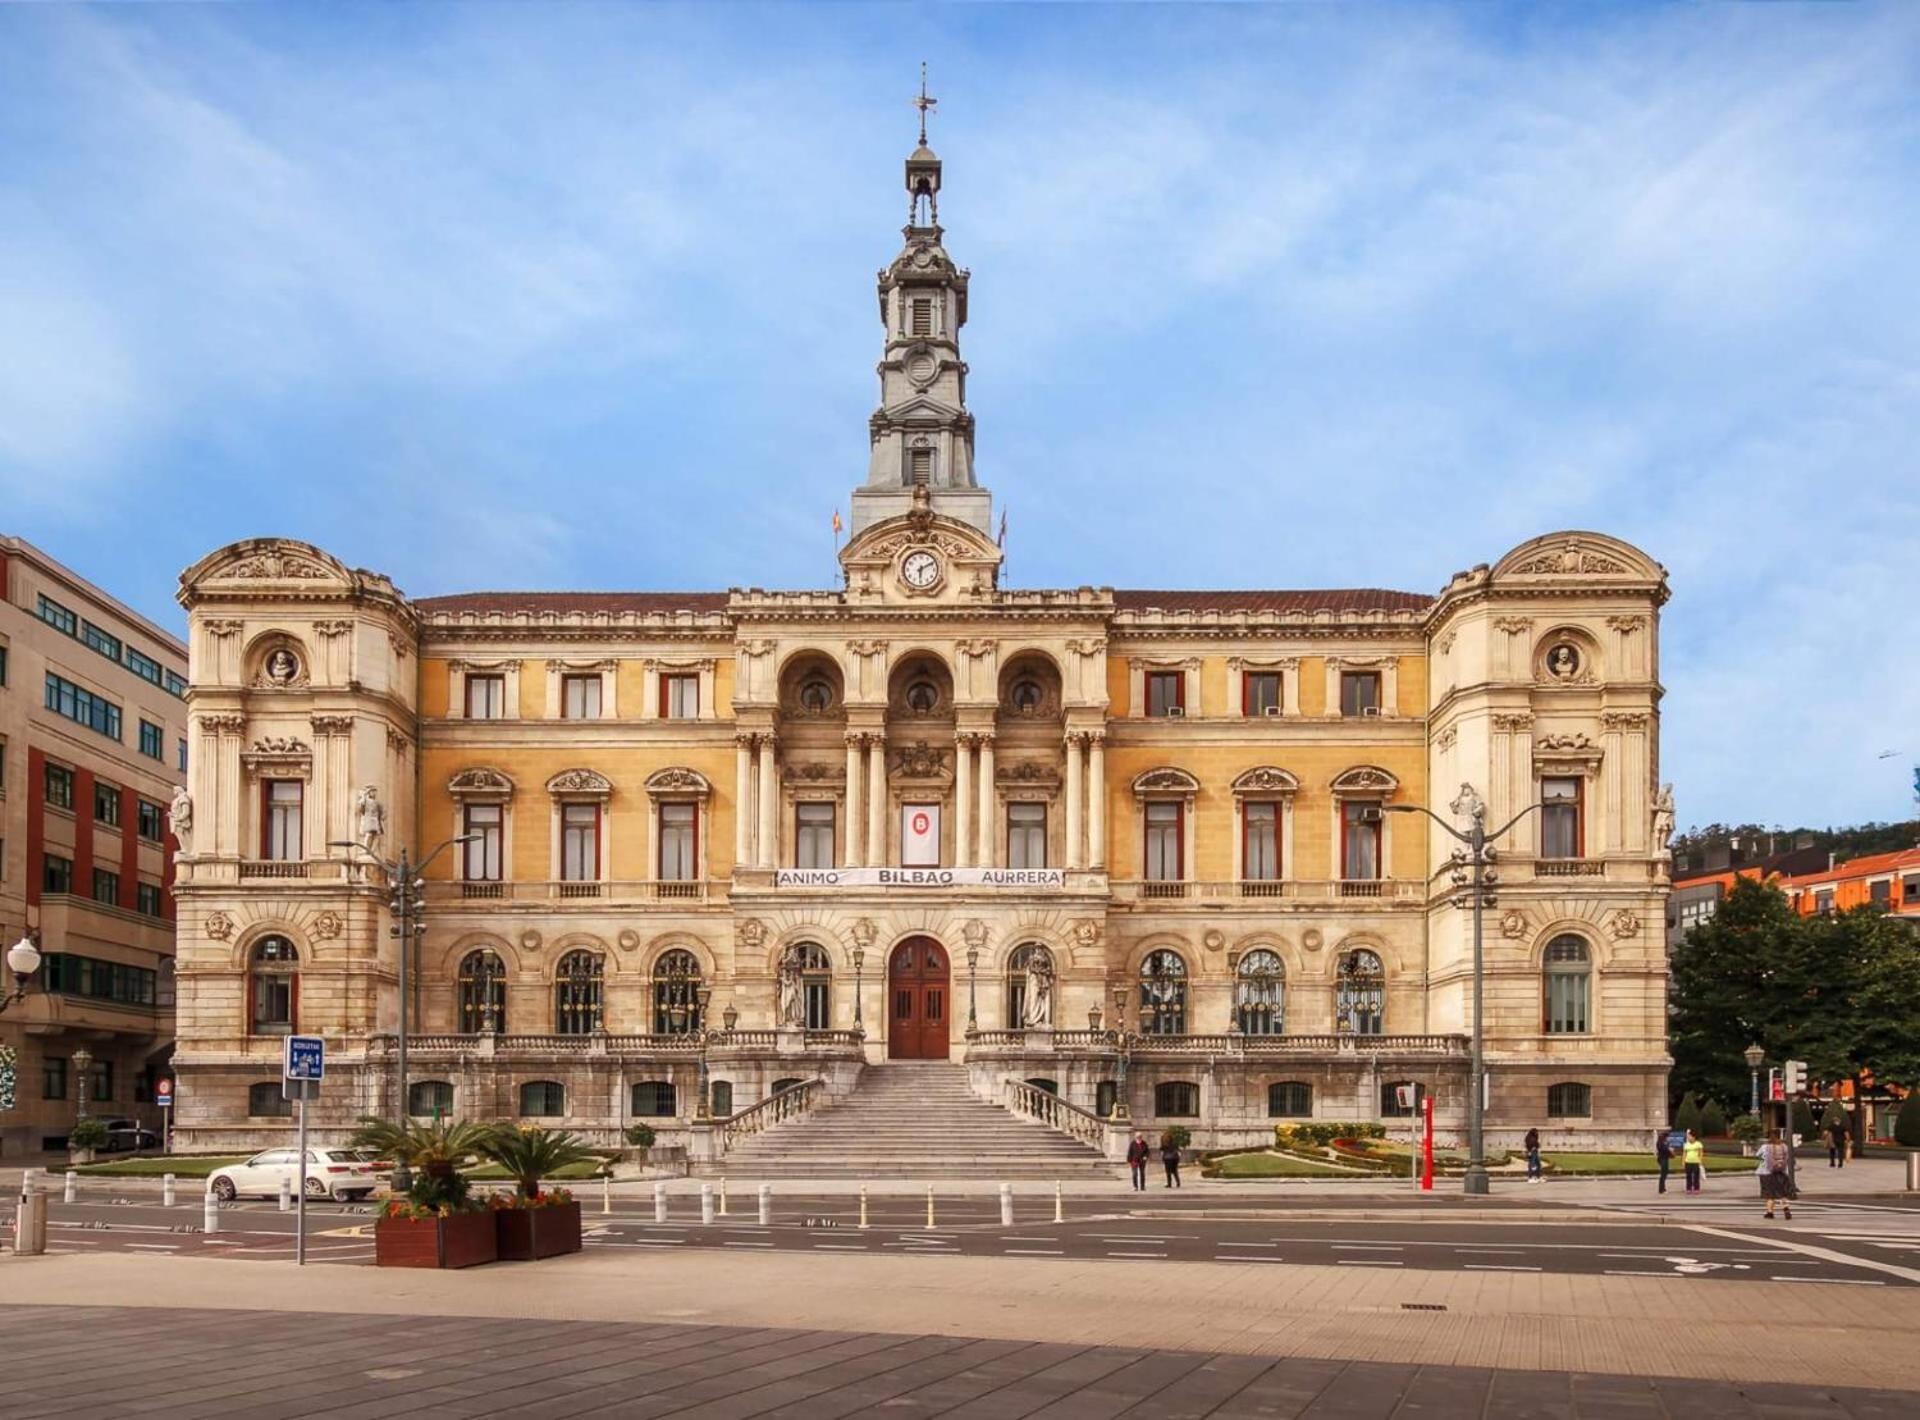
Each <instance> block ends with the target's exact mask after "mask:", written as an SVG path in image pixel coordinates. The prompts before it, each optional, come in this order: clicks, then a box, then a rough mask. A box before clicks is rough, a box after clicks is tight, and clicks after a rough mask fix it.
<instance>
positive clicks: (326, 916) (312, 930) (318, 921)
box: [307, 912, 346, 942]
mask: <svg viewBox="0 0 1920 1420" xmlns="http://www.w3.org/2000/svg"><path fill="white" fill-rule="evenodd" d="M345 926H346V924H345V923H344V922H342V921H341V920H340V914H339V913H337V912H322V913H320V914H318V915H317V916H316V917H315V918H314V919H313V925H312V926H311V927H309V928H308V929H307V932H308V935H310V936H311V937H312V938H313V939H314V941H316V942H331V941H332V940H333V939H334V938H335V937H337V936H339V935H340V933H341V931H342V930H343V929H344V928H345Z"/></svg>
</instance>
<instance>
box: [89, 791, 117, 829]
mask: <svg viewBox="0 0 1920 1420" xmlns="http://www.w3.org/2000/svg"><path fill="white" fill-rule="evenodd" d="M93 821H94V822H95V823H104V824H105V825H106V826H107V827H108V828H118V827H120V791H119V790H118V789H116V788H115V787H114V786H113V785H111V784H102V783H100V782H99V781H98V780H96V781H95V782H94V786H93Z"/></svg>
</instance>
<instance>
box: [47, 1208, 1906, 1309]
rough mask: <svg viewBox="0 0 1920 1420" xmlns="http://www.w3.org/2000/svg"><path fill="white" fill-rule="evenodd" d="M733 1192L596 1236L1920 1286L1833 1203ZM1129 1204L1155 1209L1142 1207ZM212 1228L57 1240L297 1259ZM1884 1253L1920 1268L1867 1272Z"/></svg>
mask: <svg viewBox="0 0 1920 1420" xmlns="http://www.w3.org/2000/svg"><path fill="white" fill-rule="evenodd" d="M729 1202H730V1204H731V1211H730V1212H729V1214H728V1215H727V1216H725V1217H718V1216H717V1217H716V1218H715V1221H714V1223H713V1225H711V1226H704V1225H702V1224H701V1222H700V1221H699V1211H698V1209H699V1205H698V1201H697V1200H696V1199H692V1198H688V1197H684V1196H683V1197H678V1198H675V1199H673V1200H672V1203H671V1209H670V1213H669V1221H668V1222H667V1223H666V1224H664V1225H662V1224H656V1223H655V1222H654V1221H653V1211H652V1208H651V1206H650V1205H648V1206H638V1207H637V1206H635V1205H634V1204H633V1203H632V1202H631V1201H629V1200H617V1201H616V1207H615V1212H613V1213H612V1214H610V1215H607V1214H602V1213H601V1212H600V1211H599V1208H598V1204H597V1202H592V1201H590V1202H589V1204H588V1208H587V1213H586V1218H585V1222H586V1226H587V1230H588V1238H587V1244H588V1246H589V1247H590V1248H608V1249H615V1248H617V1249H623V1250H626V1249H631V1250H667V1249H685V1248H712V1249H727V1250H737V1251H754V1250H774V1249H779V1250H788V1251H793V1250H799V1251H817V1252H825V1253H837V1254H842V1255H845V1254H850V1253H867V1254H871V1255H886V1254H902V1255H904V1254H912V1255H915V1256H926V1255H932V1256H975V1257H979V1256H987V1257H1021V1258H1035V1259H1046V1258H1056V1257H1058V1258H1077V1259H1088V1258H1109V1259H1114V1260H1126V1261H1158V1260H1166V1261H1180V1262H1216V1263H1237V1264H1254V1265H1265V1266H1275V1265H1287V1264H1296V1265H1317V1266H1333V1267H1352V1268H1371V1269H1379V1268H1389V1269H1403V1270H1407V1271H1424V1270H1433V1271H1443V1272H1486V1273H1552V1274H1595V1273H1599V1274H1606V1275H1614V1276H1629V1277H1632V1276H1659V1277H1683V1278H1687V1277H1691V1278H1714V1279H1719V1280H1732V1281H1775V1282H1780V1281H1786V1282H1827V1283H1838V1284H1844V1285H1853V1286H1915V1285H1920V1281H1916V1280H1915V1279H1916V1278H1920V1220H1916V1219H1915V1217H1914V1215H1912V1214H1910V1213H1901V1214H1892V1213H1887V1214H1875V1213H1873V1212H1872V1210H1870V1209H1866V1210H1856V1209H1853V1208H1844V1209H1843V1208H1841V1207H1839V1206H1836V1205H1809V1207H1807V1208H1803V1209H1802V1210H1800V1213H1799V1214H1797V1215H1796V1218H1795V1221H1794V1222H1793V1223H1792V1224H1785V1223H1779V1222H1776V1223H1773V1224H1767V1223H1766V1222H1765V1221H1764V1220H1762V1219H1761V1218H1760V1217H1759V1216H1758V1213H1759V1210H1758V1209H1757V1208H1749V1209H1747V1210H1746V1212H1745V1214H1744V1215H1743V1216H1742V1217H1741V1218H1739V1219H1721V1218H1712V1219H1706V1218H1703V1219H1702V1224H1703V1225H1702V1226H1692V1225H1684V1224H1668V1223H1661V1222H1656V1221H1652V1220H1648V1221H1646V1222H1639V1221H1621V1222H1606V1223H1602V1222H1598V1221H1588V1220H1585V1218H1590V1216H1591V1215H1585V1216H1584V1218H1580V1219H1570V1220H1569V1221H1565V1222H1557V1221H1555V1222H1546V1221H1531V1220H1529V1221H1519V1220H1511V1221H1509V1220H1504V1219H1498V1218H1474V1219H1467V1218H1459V1219H1435V1220H1432V1221H1424V1220H1423V1221H1415V1220H1409V1221H1406V1222H1399V1221H1383V1220H1380V1219H1378V1217H1377V1215H1369V1216H1365V1217H1361V1216H1356V1217H1354V1218H1351V1219H1340V1218H1337V1217H1332V1218H1330V1217H1326V1216H1324V1215H1323V1216H1320V1217H1316V1218H1313V1219H1310V1220H1295V1221H1289V1220H1288V1218H1287V1217H1286V1215H1285V1213H1283V1212H1274V1213H1271V1214H1267V1215H1264V1216H1260V1217H1251V1218H1244V1219H1241V1218H1231V1217H1220V1216H1216V1214H1217V1212H1218V1210H1216V1209H1214V1208H1211V1207H1207V1208H1202V1207H1201V1205H1199V1204H1198V1203H1197V1202H1196V1203H1193V1204H1187V1205H1185V1206H1184V1207H1181V1208H1178V1209H1177V1210H1176V1209H1173V1208H1168V1207H1166V1206H1165V1203H1164V1200H1161V1199H1159V1198H1157V1197H1155V1198H1150V1199H1147V1200H1142V1201H1140V1202H1139V1203H1137V1204H1133V1205H1132V1206H1129V1204H1130V1200H1128V1199H1125V1198H1114V1197H1111V1196H1109V1197H1106V1198H1101V1199H1097V1200H1095V1199H1087V1200H1077V1201H1076V1202H1077V1206H1075V1207H1074V1208H1072V1209H1071V1210H1070V1211H1069V1213H1068V1216H1067V1218H1066V1220H1065V1221H1063V1222H1059V1223H1056V1222H1054V1221H1053V1206H1052V1200H1051V1199H1040V1198H1025V1199H1019V1200H1016V1212H1015V1223H1014V1225H1013V1226H1012V1227H1002V1226H1000V1223H999V1208H998V1200H996V1199H993V1198H978V1197H975V1198H971V1199H955V1200H950V1201H948V1202H947V1203H945V1204H944V1205H941V1204H937V1205H936V1208H937V1211H936V1219H937V1222H936V1225H935V1226H933V1227H928V1226H927V1225H926V1222H925V1204H924V1201H916V1200H912V1199H901V1198H894V1199H887V1200H874V1203H873V1205H872V1206H871V1208H870V1212H869V1219H870V1222H871V1224H872V1226H870V1227H868V1228H866V1229H862V1228H860V1227H859V1226H858V1225H857V1209H858V1201H857V1200H856V1199H849V1198H847V1197H845V1196H844V1195H842V1196H834V1197H829V1198H814V1199H808V1198H805V1197H799V1196H795V1197H782V1198H779V1199H778V1200H777V1211H776V1213H775V1215H774V1220H773V1225H772V1226H770V1227H766V1228H762V1227H760V1226H758V1225H757V1222H756V1217H755V1212H754V1206H755V1200H754V1199H753V1197H752V1196H751V1195H748V1196H745V1197H743V1196H741V1195H740V1194H738V1193H735V1194H733V1195H732V1196H731V1198H730V1200H729ZM1133 1207H1138V1208H1140V1209H1143V1210H1146V1211H1149V1212H1151V1213H1154V1214H1158V1215H1159V1216H1136V1215H1135V1214H1134V1213H1133V1211H1132V1208H1133ZM1816 1210H1817V1211H1816ZM1353 1211H1355V1212H1356V1214H1358V1213H1362V1212H1365V1211H1366V1210H1359V1209H1356V1210H1353ZM1203 1212H1204V1213H1205V1215H1206V1216H1201V1214H1202V1213H1203ZM374 1214H375V1209H374V1208H373V1207H372V1206H371V1205H359V1206H351V1205H350V1206H345V1207H342V1206H340V1205H335V1204H332V1203H327V1204H315V1205H312V1206H310V1207H309V1208H308V1210H307V1228H308V1244H307V1248H308V1251H307V1255H308V1258H309V1260H311V1261H313V1262H316V1263H320V1262H325V1263H349V1264H352V1263H359V1264H364V1263H367V1262H370V1261H371V1260H372V1255H373V1240H372V1224H373V1221H374ZM202 1221H203V1212H202V1207H201V1203H200V1200H199V1199H198V1198H197V1197H195V1198H194V1199H193V1201H192V1203H191V1205H184V1204H183V1205H181V1206H176V1207H174V1208H171V1209H168V1208H162V1207H160V1206H158V1204H157V1203H156V1202H153V1201H149V1200H146V1199H125V1200H122V1201H118V1202H113V1201H105V1202H82V1203H75V1204H72V1205H67V1204H63V1203H60V1202H58V1201H57V1195H56V1201H54V1202H53V1203H52V1205H51V1208H50V1212H49V1229H48V1245H49V1248H50V1249H52V1250H55V1251H60V1252H93V1251H106V1252H116V1251H129V1252H132V1251H137V1252H150V1253H173V1254H180V1255H202V1256H204V1255H206V1254H209V1253H216V1254H220V1255H225V1256H228V1257H232V1258H235V1259H238V1260H269V1259H270V1260H285V1259H287V1258H289V1257H290V1256H291V1255H292V1251H293V1249H292V1229H293V1224H294V1215H293V1214H291V1213H281V1212H279V1211H278V1209H277V1207H276V1206H275V1205H274V1204H273V1203H240V1204H235V1205H230V1206H228V1207H226V1208H223V1209H221V1210H220V1213H219V1229H218V1231H217V1232H216V1233H214V1234H211V1235H209V1234H207V1233H204V1232H202V1231H201V1230H200V1228H201V1223H202ZM1873 1262H1879V1263H1883V1264H1888V1265H1891V1266H1893V1267H1897V1268H1901V1269H1905V1270H1907V1271H1909V1272H1911V1273H1914V1274H1915V1275H1914V1277H1902V1276H1899V1275H1897V1274H1896V1273H1894V1272H1889V1271H1883V1270H1879V1269H1877V1268H1874V1267H1872V1266H1868V1265H1866V1264H1868V1263H1873Z"/></svg>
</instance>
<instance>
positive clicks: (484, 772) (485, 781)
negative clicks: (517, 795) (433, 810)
mask: <svg viewBox="0 0 1920 1420" xmlns="http://www.w3.org/2000/svg"><path fill="white" fill-rule="evenodd" d="M447 793H449V794H451V795H452V796H453V797H454V798H456V799H480V798H497V799H510V798H512V797H513V780H511V779H509V778H508V777H507V776H506V775H504V774H502V773H501V772H500V771H499V770H497V769H490V768H488V767H486V766H485V765H476V766H474V767H473V768H472V769H462V770H461V771H460V772H459V773H457V774H455V775H454V776H453V777H452V778H451V779H449V780H447Z"/></svg>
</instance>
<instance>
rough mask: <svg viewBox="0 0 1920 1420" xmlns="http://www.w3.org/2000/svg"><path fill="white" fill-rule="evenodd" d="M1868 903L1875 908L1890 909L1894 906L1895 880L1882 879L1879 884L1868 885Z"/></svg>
mask: <svg viewBox="0 0 1920 1420" xmlns="http://www.w3.org/2000/svg"><path fill="white" fill-rule="evenodd" d="M1867 901H1868V902H1870V903H1872V904H1873V905H1874V906H1875V907H1890V906H1892V904H1893V879H1892V878H1882V879H1881V880H1880V881H1879V882H1877V883H1868V884H1867Z"/></svg>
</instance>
